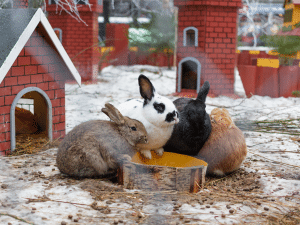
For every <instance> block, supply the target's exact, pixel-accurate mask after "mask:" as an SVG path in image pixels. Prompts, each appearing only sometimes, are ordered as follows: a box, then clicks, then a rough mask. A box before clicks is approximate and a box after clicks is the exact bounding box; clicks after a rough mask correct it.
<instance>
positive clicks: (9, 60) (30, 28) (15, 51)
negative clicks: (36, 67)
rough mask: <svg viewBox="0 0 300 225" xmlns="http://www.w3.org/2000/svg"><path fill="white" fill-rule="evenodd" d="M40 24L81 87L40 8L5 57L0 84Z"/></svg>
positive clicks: (66, 55)
mask: <svg viewBox="0 0 300 225" xmlns="http://www.w3.org/2000/svg"><path fill="white" fill-rule="evenodd" d="M40 22H41V23H42V25H43V26H44V28H45V30H46V32H47V33H48V35H49V36H50V38H51V40H52V41H53V43H54V46H55V47H56V48H57V51H58V52H59V54H60V56H61V57H62V59H63V61H64V62H65V64H66V65H67V67H68V69H69V70H70V72H71V74H72V76H73V77H74V79H75V80H76V82H77V83H78V85H79V86H81V77H80V75H79V73H78V71H77V69H76V68H75V66H74V64H73V63H72V61H71V59H70V57H69V56H68V54H67V52H66V50H65V49H64V47H63V46H62V44H61V43H60V41H59V39H58V37H57V35H56V34H55V32H54V30H53V28H52V27H51V25H50V23H49V21H48V20H47V18H46V16H45V14H44V13H43V11H42V10H41V9H40V8H39V9H38V10H37V11H36V13H35V14H34V16H33V17H32V19H31V20H30V22H29V23H28V25H27V27H26V28H25V30H24V31H23V33H22V34H21V35H20V37H19V39H18V41H17V43H16V44H15V46H14V47H13V48H12V50H11V51H10V53H9V54H8V56H7V57H6V59H5V61H4V63H3V64H2V66H1V67H0V84H1V82H2V81H3V79H4V78H5V76H6V74H7V73H8V71H9V70H10V68H11V66H12V65H13V64H14V62H15V60H16V59H17V57H18V56H19V54H20V52H21V51H22V49H23V48H24V46H25V44H26V43H27V41H28V40H29V38H30V36H31V35H32V33H33V32H34V30H35V29H36V27H37V25H38V24H39V23H40Z"/></svg>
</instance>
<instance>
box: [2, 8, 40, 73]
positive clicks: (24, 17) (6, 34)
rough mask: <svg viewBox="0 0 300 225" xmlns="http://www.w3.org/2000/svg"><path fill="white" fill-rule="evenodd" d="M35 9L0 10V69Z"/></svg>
mask: <svg viewBox="0 0 300 225" xmlns="http://www.w3.org/2000/svg"><path fill="white" fill-rule="evenodd" d="M36 11H37V9H0V67H1V66H2V65H3V63H4V61H5V59H6V57H7V56H8V55H9V53H10V52H11V50H12V48H13V47H14V46H15V44H16V43H17V41H18V40H19V37H20V36H21V34H22V33H23V31H24V30H25V28H26V27H27V25H28V24H29V22H30V20H31V19H32V17H33V15H34V14H35V13H36Z"/></svg>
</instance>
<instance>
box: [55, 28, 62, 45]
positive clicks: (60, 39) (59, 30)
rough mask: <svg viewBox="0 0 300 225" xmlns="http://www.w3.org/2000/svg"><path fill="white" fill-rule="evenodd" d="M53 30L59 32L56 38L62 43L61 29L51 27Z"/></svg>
mask: <svg viewBox="0 0 300 225" xmlns="http://www.w3.org/2000/svg"><path fill="white" fill-rule="evenodd" d="M53 30H54V33H55V31H58V32H59V33H58V35H59V37H58V39H59V41H60V43H62V29H60V28H53Z"/></svg>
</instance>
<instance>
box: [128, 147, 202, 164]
mask: <svg viewBox="0 0 300 225" xmlns="http://www.w3.org/2000/svg"><path fill="white" fill-rule="evenodd" d="M151 155H152V159H146V158H145V157H143V156H142V155H141V154H140V153H139V152H137V153H136V154H135V155H134V156H133V157H132V159H131V162H134V163H139V164H146V165H157V166H167V167H193V166H207V163H206V162H205V161H203V160H200V159H197V158H194V157H191V156H188V155H181V154H177V153H172V152H164V154H163V156H158V155H156V153H155V152H154V151H151Z"/></svg>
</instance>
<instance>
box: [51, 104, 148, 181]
mask: <svg viewBox="0 0 300 225" xmlns="http://www.w3.org/2000/svg"><path fill="white" fill-rule="evenodd" d="M105 107H106V108H102V112H104V113H105V114H106V115H107V116H108V117H109V118H110V119H111V120H112V121H113V122H112V121H105V120H91V121H87V122H84V123H82V124H80V125H78V126H76V127H74V129H73V130H71V131H70V132H69V133H68V134H67V135H66V137H65V138H64V139H63V140H62V142H61V144H60V146H59V147H58V152H57V157H56V163H57V167H58V168H59V170H60V171H61V172H62V173H65V174H68V175H70V176H74V177H96V176H103V175H107V174H111V173H115V172H116V171H117V168H118V165H119V163H120V162H121V161H122V159H124V158H126V157H127V159H128V158H130V157H132V156H133V155H134V153H135V152H136V151H135V145H136V144H137V143H142V144H145V143H147V142H148V140H147V132H146V129H145V127H144V125H143V124H142V123H141V122H139V121H137V120H134V119H130V118H128V117H123V116H122V114H121V113H120V112H119V111H118V110H117V109H116V108H115V107H114V106H113V105H111V104H109V103H106V104H105Z"/></svg>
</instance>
